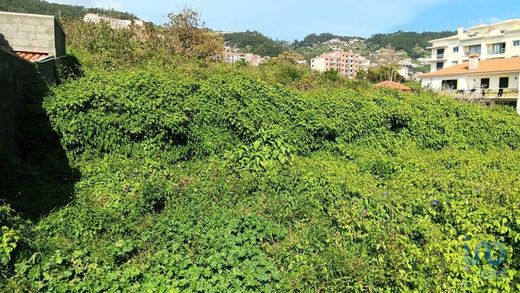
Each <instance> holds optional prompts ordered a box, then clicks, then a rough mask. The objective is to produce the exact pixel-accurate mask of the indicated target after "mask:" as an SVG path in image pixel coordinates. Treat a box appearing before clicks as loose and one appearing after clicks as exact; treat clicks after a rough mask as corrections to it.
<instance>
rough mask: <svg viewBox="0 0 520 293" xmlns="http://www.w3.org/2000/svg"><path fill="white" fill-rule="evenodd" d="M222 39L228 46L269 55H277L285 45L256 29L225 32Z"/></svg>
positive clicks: (282, 50)
mask: <svg viewBox="0 0 520 293" xmlns="http://www.w3.org/2000/svg"><path fill="white" fill-rule="evenodd" d="M224 41H225V42H226V44H228V45H229V46H233V47H237V48H241V49H244V50H245V51H246V52H250V53H253V54H258V55H261V56H270V57H274V56H278V55H279V54H281V53H283V52H284V51H285V50H286V47H287V45H286V44H285V43H284V42H281V41H275V40H273V39H271V38H269V37H266V36H264V35H263V34H261V33H259V32H256V31H246V32H235V33H226V34H224Z"/></svg>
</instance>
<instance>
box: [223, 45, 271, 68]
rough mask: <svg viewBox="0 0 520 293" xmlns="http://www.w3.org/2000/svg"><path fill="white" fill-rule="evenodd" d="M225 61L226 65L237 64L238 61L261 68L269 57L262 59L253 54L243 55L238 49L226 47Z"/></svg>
mask: <svg viewBox="0 0 520 293" xmlns="http://www.w3.org/2000/svg"><path fill="white" fill-rule="evenodd" d="M223 59H224V62H226V63H236V62H238V61H241V60H244V61H245V62H247V63H249V64H251V65H253V66H259V65H260V64H262V63H264V62H266V61H267V60H268V58H267V57H262V56H260V55H257V54H252V53H243V52H242V50H240V49H238V48H233V47H227V46H226V47H224V53H223Z"/></svg>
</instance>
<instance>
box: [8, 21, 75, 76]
mask: <svg viewBox="0 0 520 293" xmlns="http://www.w3.org/2000/svg"><path fill="white" fill-rule="evenodd" d="M0 50H2V51H4V52H7V53H8V54H11V55H15V56H17V57H18V58H21V59H23V60H25V61H26V62H30V63H38V70H39V71H40V72H41V73H42V74H43V75H44V76H45V77H46V78H47V79H49V80H54V79H55V78H56V64H55V63H56V59H58V58H60V57H62V56H65V33H64V32H63V29H62V28H61V26H60V24H59V22H58V21H57V20H56V19H55V17H54V16H52V15H39V14H25V13H12V12H0Z"/></svg>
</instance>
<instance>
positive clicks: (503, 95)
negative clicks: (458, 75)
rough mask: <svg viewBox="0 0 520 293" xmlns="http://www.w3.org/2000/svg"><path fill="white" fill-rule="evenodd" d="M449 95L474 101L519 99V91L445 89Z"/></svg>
mask: <svg viewBox="0 0 520 293" xmlns="http://www.w3.org/2000/svg"><path fill="white" fill-rule="evenodd" d="M442 91H443V92H444V93H447V94H454V95H456V96H457V97H459V98H472V99H496V100H500V99H507V100H509V99H514V100H516V99H519V98H520V95H519V91H518V89H512V88H508V89H472V90H451V89H448V88H445V89H443V90H442Z"/></svg>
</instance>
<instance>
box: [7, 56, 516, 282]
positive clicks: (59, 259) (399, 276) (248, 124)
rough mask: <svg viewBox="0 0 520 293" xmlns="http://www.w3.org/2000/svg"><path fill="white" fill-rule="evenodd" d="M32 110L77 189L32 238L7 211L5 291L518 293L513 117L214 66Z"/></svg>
mask: <svg viewBox="0 0 520 293" xmlns="http://www.w3.org/2000/svg"><path fill="white" fill-rule="evenodd" d="M44 106H45V109H46V110H47V112H48V114H49V116H50V119H51V122H52V125H53V126H54V128H55V129H56V131H57V132H58V133H59V135H60V137H61V139H62V145H63V147H64V148H65V150H66V151H67V153H68V155H69V158H70V159H71V161H72V163H73V165H74V166H76V167H78V168H79V169H80V171H81V174H82V178H81V180H80V181H79V182H78V183H77V184H76V199H75V200H74V202H72V203H71V204H69V205H68V206H67V207H65V208H62V209H60V210H57V211H55V212H53V213H51V214H50V215H49V216H47V217H45V218H43V219H42V220H41V221H40V222H39V223H37V224H36V226H35V227H34V229H32V230H30V231H26V230H24V229H25V228H21V227H26V226H24V224H23V223H20V220H19V219H18V220H17V219H16V217H15V216H13V215H12V212H9V211H7V212H6V211H4V212H3V213H2V217H4V218H5V219H7V220H2V221H3V222H2V223H3V224H2V225H5V227H6V228H5V229H9V230H8V231H14V232H11V233H12V234H13V235H18V238H16V237H14V236H11V238H10V236H3V238H4V241H5V239H7V241H12V242H14V243H16V244H17V245H18V246H17V247H23V249H21V250H18V251H16V253H12V254H11V256H12V258H11V260H10V261H7V262H6V264H7V265H6V266H4V267H3V268H4V271H3V274H4V277H5V278H4V279H2V283H1V284H2V285H1V286H2V287H3V288H4V290H7V291H17V290H19V291H24V290H27V291H118V290H122V291H126V290H129V291H146V290H150V291H154V290H155V291H176V290H191V291H226V290H233V291H289V290H297V291H349V290H350V291H384V290H385V289H390V290H396V291H401V290H417V291H420V292H424V291H464V290H470V291H473V290H479V289H484V288H490V289H492V288H494V289H497V290H500V291H507V290H510V291H514V290H518V289H520V287H519V282H520V280H519V275H518V270H519V267H518V266H519V263H520V261H519V258H518V255H519V253H520V252H519V248H520V246H519V240H520V235H519V232H520V230H519V225H520V222H519V219H520V197H519V194H520V183H519V181H518V174H520V167H519V165H518V163H517V162H518V161H519V160H520V153H519V151H518V150H519V147H520V118H519V117H517V116H516V114H515V113H513V112H508V111H503V110H499V111H490V110H488V109H485V108H482V107H479V106H472V105H467V104H462V103H459V102H455V101H452V100H450V99H447V98H442V97H438V96H435V95H432V94H428V93H425V94H419V95H412V94H401V93H397V92H385V91H375V90H372V89H370V88H366V87H351V86H349V87H338V88H336V89H330V88H323V89H316V90H313V91H310V92H301V91H296V90H292V89H289V88H286V87H284V86H282V85H277V84H269V83H267V82H265V81H263V80H262V79H259V78H257V77H254V76H252V75H251V74H249V73H247V71H245V70H242V69H233V68H230V67H226V66H224V65H222V66H210V67H209V68H198V69H196V70H191V71H186V70H185V69H182V68H177V69H175V68H157V67H153V66H152V67H142V68H140V69H131V70H122V71H119V72H114V73H106V72H104V71H99V72H91V73H90V74H89V75H88V76H87V77H85V78H82V79H79V80H77V81H72V82H69V83H67V84H64V85H61V86H60V87H58V88H56V89H55V90H54V92H53V93H52V95H50V96H49V97H48V99H47V100H46V101H45V105H44ZM4 218H3V219H4ZM2 229H4V228H2ZM6 231H7V230H6ZM17 233H18V234H17ZM4 235H6V234H4ZM13 239H14V240H13ZM7 243H10V242H7ZM481 243H498V244H497V245H496V246H493V248H497V247H500V248H501V250H500V251H503V252H504V258H503V259H501V254H500V252H499V251H489V253H490V258H489V259H492V260H495V259H498V260H500V262H496V263H495V262H493V263H490V262H486V258H485V254H486V250H485V249H484V248H483V247H482V245H481ZM477 247H480V253H481V255H480V258H479V257H478V256H475V255H474V251H475V250H476V249H477ZM4 253H5V251H4ZM477 260H478V261H477Z"/></svg>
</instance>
